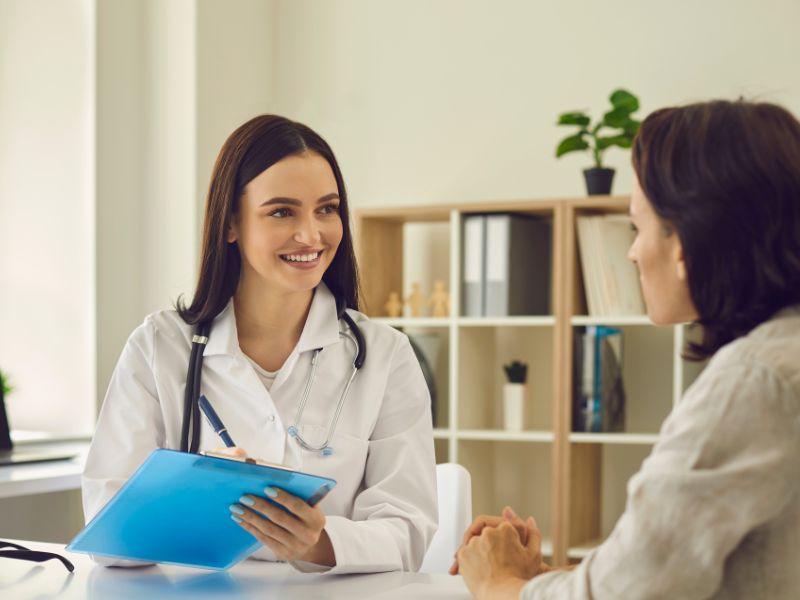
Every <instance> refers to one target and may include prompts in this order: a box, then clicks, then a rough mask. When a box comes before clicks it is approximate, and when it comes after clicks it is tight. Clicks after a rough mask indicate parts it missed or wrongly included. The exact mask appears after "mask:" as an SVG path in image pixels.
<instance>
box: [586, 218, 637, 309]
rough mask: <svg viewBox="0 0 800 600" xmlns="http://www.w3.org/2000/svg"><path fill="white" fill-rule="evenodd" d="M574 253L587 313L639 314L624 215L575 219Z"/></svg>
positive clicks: (631, 236)
mask: <svg viewBox="0 0 800 600" xmlns="http://www.w3.org/2000/svg"><path fill="white" fill-rule="evenodd" d="M576 224H577V234H578V251H579V255H580V260H581V268H582V271H583V282H584V289H585V291H586V303H587V306H588V309H589V314H590V315H593V316H617V315H643V314H645V305H644V299H643V297H642V291H641V286H640V285H639V273H638V270H637V268H636V265H634V264H633V263H632V262H631V261H630V260H628V250H629V249H630V246H631V244H632V243H633V240H634V237H635V234H634V232H633V230H632V229H631V227H630V219H629V218H628V217H627V216H626V215H598V216H579V217H577V219H576Z"/></svg>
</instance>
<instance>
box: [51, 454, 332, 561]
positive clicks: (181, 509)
mask: <svg viewBox="0 0 800 600" xmlns="http://www.w3.org/2000/svg"><path fill="white" fill-rule="evenodd" d="M335 485H336V482H335V481H334V480H333V479H329V478H327V477H320V476H317V475H311V474H310V473H303V472H300V471H294V470H292V469H288V468H286V467H282V466H280V465H269V464H266V463H262V462H260V461H257V460H255V459H251V458H248V459H236V458H222V457H219V456H203V455H199V454H190V453H186V452H177V451H175V450H166V449H161V448H159V449H157V450H154V451H153V452H152V453H151V454H150V456H148V457H147V459H146V460H145V461H144V462H143V463H142V465H141V466H140V467H139V468H138V469H137V470H136V472H135V473H134V474H133V475H132V476H131V477H130V479H128V481H126V482H125V485H123V486H122V488H120V490H119V491H118V492H117V493H116V494H115V495H114V497H113V498H111V500H109V502H108V503H107V504H106V505H105V506H104V507H103V508H102V510H100V512H99V513H97V515H96V516H95V517H94V518H93V519H92V520H91V521H90V522H89V523H88V524H87V525H86V527H84V528H83V529H82V530H81V531H80V532H79V533H78V534H77V535H76V536H75V538H74V539H73V540H72V541H71V542H70V544H69V545H68V546H67V550H69V551H71V552H84V553H90V554H97V555H100V556H109V557H112V558H122V559H129V560H136V561H145V562H156V563H166V564H173V565H183V566H191V567H199V568H205V569H217V570H222V569H227V568H229V567H231V566H233V565H234V564H236V563H237V562H239V561H241V560H243V559H244V558H246V557H247V556H249V555H250V554H252V553H253V552H254V551H255V550H257V549H258V548H259V546H260V545H261V544H260V543H259V542H258V541H257V540H256V539H255V538H254V537H253V536H252V535H250V534H249V533H248V532H247V531H245V530H244V529H242V528H241V527H240V526H239V525H237V524H236V523H234V522H233V521H232V520H231V518H230V511H229V510H228V506H229V505H231V504H233V503H236V502H238V501H239V498H240V497H241V496H242V495H244V494H251V495H255V496H262V497H263V495H264V488H265V487H267V486H272V487H278V488H281V489H283V490H285V491H287V492H289V493H290V494H292V495H294V496H298V497H300V498H302V499H303V500H305V501H306V502H308V504H310V505H311V506H314V505H315V504H317V503H318V502H319V501H320V500H322V498H324V497H325V495H326V494H327V493H328V492H329V491H330V490H331V489H333V486H335Z"/></svg>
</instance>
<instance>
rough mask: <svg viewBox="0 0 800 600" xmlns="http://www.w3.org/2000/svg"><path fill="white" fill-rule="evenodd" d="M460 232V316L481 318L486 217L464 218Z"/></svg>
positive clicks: (482, 312)
mask: <svg viewBox="0 0 800 600" xmlns="http://www.w3.org/2000/svg"><path fill="white" fill-rule="evenodd" d="M462 231H463V233H462V238H461V239H462V249H461V256H462V263H461V274H462V283H461V307H462V308H461V314H462V315H463V316H465V317H482V316H483V315H484V314H485V312H484V285H483V281H484V272H485V266H484V259H485V256H486V216H485V215H466V216H464V222H463V230H462Z"/></svg>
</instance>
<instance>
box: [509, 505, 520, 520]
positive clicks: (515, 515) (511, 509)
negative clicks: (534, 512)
mask: <svg viewBox="0 0 800 600" xmlns="http://www.w3.org/2000/svg"><path fill="white" fill-rule="evenodd" d="M508 512H510V513H511V518H512V519H516V518H518V517H517V513H515V512H514V509H513V508H511V507H510V506H509V507H508Z"/></svg>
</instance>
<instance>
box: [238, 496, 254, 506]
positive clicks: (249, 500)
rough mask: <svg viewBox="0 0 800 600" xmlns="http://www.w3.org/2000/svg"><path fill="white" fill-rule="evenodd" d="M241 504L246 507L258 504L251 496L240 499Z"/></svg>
mask: <svg viewBox="0 0 800 600" xmlns="http://www.w3.org/2000/svg"><path fill="white" fill-rule="evenodd" d="M239 502H241V503H242V504H244V505H245V506H253V505H254V504H255V503H256V501H255V500H253V499H252V498H251V497H250V496H242V497H241V498H239Z"/></svg>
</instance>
